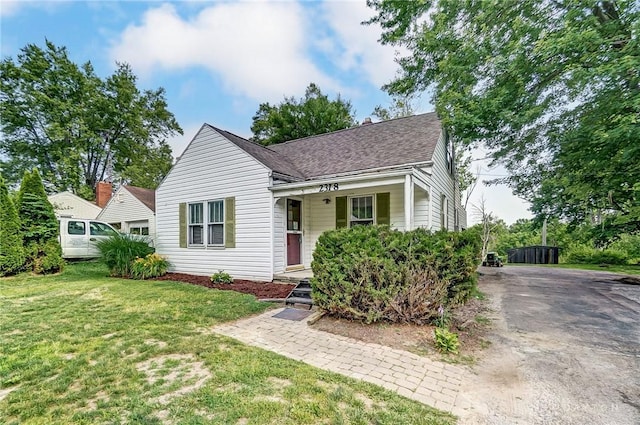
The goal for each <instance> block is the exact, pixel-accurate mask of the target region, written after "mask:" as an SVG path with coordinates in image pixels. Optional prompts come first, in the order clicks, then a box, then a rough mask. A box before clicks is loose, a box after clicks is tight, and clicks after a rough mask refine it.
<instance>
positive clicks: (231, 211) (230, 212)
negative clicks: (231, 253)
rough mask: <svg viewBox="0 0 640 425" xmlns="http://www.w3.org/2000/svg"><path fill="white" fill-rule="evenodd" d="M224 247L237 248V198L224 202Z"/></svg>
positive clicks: (227, 199)
mask: <svg viewBox="0 0 640 425" xmlns="http://www.w3.org/2000/svg"><path fill="white" fill-rule="evenodd" d="M224 210H225V212H224V246H225V247H226V248H235V247H236V198H226V199H225V200H224Z"/></svg>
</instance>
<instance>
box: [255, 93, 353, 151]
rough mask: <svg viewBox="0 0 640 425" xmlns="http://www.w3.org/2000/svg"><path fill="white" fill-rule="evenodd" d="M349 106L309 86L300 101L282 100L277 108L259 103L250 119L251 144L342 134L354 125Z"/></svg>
mask: <svg viewBox="0 0 640 425" xmlns="http://www.w3.org/2000/svg"><path fill="white" fill-rule="evenodd" d="M356 124H357V122H356V119H355V112H354V111H353V110H352V107H351V102H349V101H346V100H343V99H342V98H341V97H340V95H338V96H337V97H336V99H335V100H329V97H328V96H327V95H325V94H323V93H322V91H321V90H320V87H318V86H317V85H315V84H314V83H311V84H309V86H308V87H307V90H306V92H305V95H304V97H303V98H301V99H299V100H296V99H295V98H294V97H288V98H287V97H285V99H284V101H283V102H281V103H280V104H279V105H275V106H274V105H271V104H269V103H262V104H260V107H259V108H258V111H257V112H256V114H255V115H254V116H253V123H252V125H251V131H252V132H253V140H254V141H256V142H259V143H261V144H263V145H272V144H275V143H282V142H286V141H288V140H293V139H299V138H301V137H308V136H314V135H316V134H323V133H328V132H330V131H336V130H342V129H345V128H349V127H352V126H354V125H356Z"/></svg>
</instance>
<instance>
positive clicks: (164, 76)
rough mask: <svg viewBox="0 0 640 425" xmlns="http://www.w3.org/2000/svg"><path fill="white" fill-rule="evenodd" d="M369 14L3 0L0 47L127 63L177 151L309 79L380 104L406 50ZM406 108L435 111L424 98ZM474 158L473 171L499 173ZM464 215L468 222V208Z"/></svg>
mask: <svg viewBox="0 0 640 425" xmlns="http://www.w3.org/2000/svg"><path fill="white" fill-rule="evenodd" d="M372 14H373V13H372V11H371V10H370V9H368V8H367V7H366V4H365V1H364V0H362V1H298V2H296V1H277V2H273V1H243V2H210V1H181V2H160V1H149V2H132V1H109V2H103V1H89V2H80V1H47V2H35V1H19V2H12V1H5V0H0V18H1V22H0V24H1V26H0V40H1V41H0V53H1V55H2V58H6V57H8V56H11V57H15V56H16V55H17V54H18V53H19V51H20V49H21V48H22V47H24V46H25V45H27V44H37V45H39V46H43V45H44V42H45V39H48V40H50V41H51V42H53V43H54V44H56V45H57V46H66V47H67V48H68V50H69V55H70V57H71V59H72V60H74V61H75V62H76V63H83V62H86V61H91V63H92V64H93V65H94V67H95V69H96V72H97V73H98V74H99V75H100V76H102V77H106V76H107V75H109V74H110V73H111V72H113V70H114V69H115V63H116V61H121V62H128V63H129V64H130V65H131V66H132V68H133V70H134V72H135V73H136V75H138V77H139V84H138V86H139V87H140V88H150V89H151V88H157V87H160V86H162V87H164V88H165V89H166V93H167V100H168V103H169V109H170V110H171V111H172V112H173V113H174V115H175V116H176V118H177V120H178V122H179V123H180V125H181V127H182V128H183V130H184V132H185V134H184V136H182V137H176V138H174V139H172V140H170V144H171V146H172V148H173V149H174V155H175V156H178V155H180V153H181V152H182V150H183V149H184V147H186V144H187V143H188V142H189V140H190V139H191V138H192V137H193V136H194V135H195V132H196V131H197V129H198V128H199V127H200V126H201V125H202V123H203V122H208V123H210V124H213V125H215V126H218V127H220V128H224V129H226V130H229V131H231V132H233V133H236V134H238V135H241V136H245V137H249V136H251V132H250V130H249V128H250V126H251V118H252V117H253V114H254V113H255V112H256V111H257V109H258V106H259V104H260V103H262V102H270V103H277V102H279V101H281V100H282V99H283V97H284V96H294V97H297V98H298V97H301V96H302V95H303V94H304V89H305V87H306V86H307V85H308V84H309V83H310V82H315V83H316V84H318V85H319V86H320V88H321V89H322V90H323V92H325V93H328V94H329V95H330V96H331V97H334V96H336V95H337V94H340V95H341V96H342V97H343V98H344V99H348V100H350V101H351V103H352V105H353V107H354V109H355V111H356V116H357V119H358V121H362V120H363V119H364V118H365V117H369V116H371V112H372V111H373V109H374V108H375V106H376V105H379V104H382V105H383V106H387V105H388V103H389V101H390V99H389V97H388V95H387V94H386V93H384V92H383V91H382V90H381V89H380V87H381V86H382V85H383V84H384V83H386V82H388V81H389V80H391V79H392V78H393V77H394V75H395V73H396V72H397V66H396V64H395V62H394V57H395V56H396V55H403V54H407V53H406V52H404V51H397V49H394V48H392V47H389V46H381V45H380V44H379V43H378V42H377V39H378V37H379V35H380V30H379V28H377V27H375V26H363V25H361V24H360V23H361V22H362V21H364V20H366V19H368V18H369V17H370V16H372ZM415 109H416V112H427V111H431V110H433V106H432V105H431V103H430V99H429V95H424V96H422V98H421V99H418V100H417V101H416V104H415ZM482 155H483V154H482V152H477V153H476V156H478V157H481V156H482ZM478 163H479V164H481V165H482V166H483V170H482V173H483V174H485V176H484V177H481V178H484V179H488V178H490V177H491V176H493V175H503V174H504V170H502V169H494V170H488V169H487V168H486V164H484V163H482V162H478ZM479 186H480V187H478V188H477V189H476V190H475V192H474V196H473V197H472V201H471V202H474V203H477V202H478V201H479V197H480V196H481V195H482V194H483V193H484V196H485V198H486V200H487V206H488V208H489V209H490V210H492V211H493V212H494V213H495V214H496V215H498V216H499V217H501V218H503V219H505V220H506V221H507V222H512V221H514V220H515V219H517V218H519V217H525V216H528V215H529V214H528V212H527V211H526V206H525V205H524V204H523V203H522V202H521V201H520V200H518V199H517V198H515V197H513V196H512V195H511V194H510V191H509V190H508V189H507V188H504V187H503V188H497V189H495V188H485V187H482V185H479ZM469 209H470V210H471V208H469ZM468 216H469V219H470V220H473V213H472V211H469V213H468Z"/></svg>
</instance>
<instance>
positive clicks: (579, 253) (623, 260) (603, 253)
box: [563, 246, 629, 265]
mask: <svg viewBox="0 0 640 425" xmlns="http://www.w3.org/2000/svg"><path fill="white" fill-rule="evenodd" d="M563 260H564V262H565V263H568V264H611V265H613V264H620V265H623V264H627V262H628V260H629V258H628V256H627V254H626V253H624V252H622V251H618V250H614V249H605V250H599V249H595V248H589V247H585V246H580V247H575V248H572V249H570V250H569V252H567V253H566V254H565V255H564V258H563Z"/></svg>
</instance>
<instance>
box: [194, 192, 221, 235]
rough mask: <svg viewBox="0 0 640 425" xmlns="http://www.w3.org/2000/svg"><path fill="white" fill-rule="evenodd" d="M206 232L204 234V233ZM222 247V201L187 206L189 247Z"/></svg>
mask: <svg viewBox="0 0 640 425" xmlns="http://www.w3.org/2000/svg"><path fill="white" fill-rule="evenodd" d="M205 231H206V233H205ZM205 244H206V245H209V246H224V201H223V200H222V199H220V200H217V201H206V202H197V203H192V204H189V245H190V246H204V245H205Z"/></svg>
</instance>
